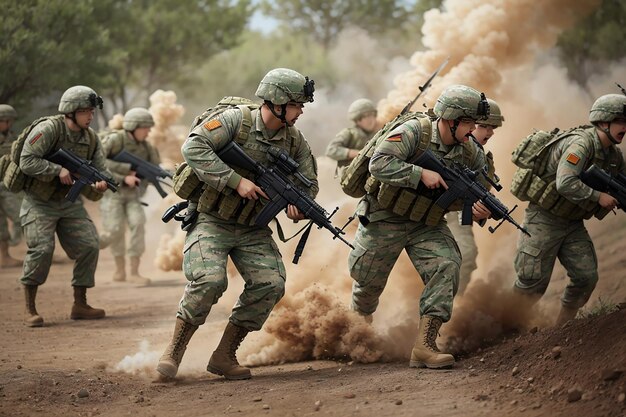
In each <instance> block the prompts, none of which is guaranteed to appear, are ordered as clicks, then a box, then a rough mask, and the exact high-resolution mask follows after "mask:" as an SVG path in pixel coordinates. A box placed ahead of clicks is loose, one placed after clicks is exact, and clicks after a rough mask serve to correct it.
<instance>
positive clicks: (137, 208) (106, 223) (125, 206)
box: [100, 188, 146, 257]
mask: <svg viewBox="0 0 626 417" xmlns="http://www.w3.org/2000/svg"><path fill="white" fill-rule="evenodd" d="M130 191H132V190H129V189H124V188H122V189H121V190H120V191H119V192H117V193H106V194H105V195H104V197H102V201H101V202H100V212H101V213H102V214H103V215H102V227H103V229H104V230H103V233H102V234H101V235H100V239H101V240H102V243H103V244H105V246H110V248H111V254H112V255H113V256H116V257H117V256H126V254H128V256H130V257H141V255H143V253H144V252H145V250H146V240H145V234H146V232H145V224H146V214H145V212H144V209H143V206H142V205H141V202H140V201H139V195H138V194H137V193H136V192H130ZM127 224H128V229H129V231H130V240H129V245H128V251H127V250H126V225H127Z"/></svg>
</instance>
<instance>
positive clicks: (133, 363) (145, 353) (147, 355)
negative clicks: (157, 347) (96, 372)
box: [112, 340, 160, 376]
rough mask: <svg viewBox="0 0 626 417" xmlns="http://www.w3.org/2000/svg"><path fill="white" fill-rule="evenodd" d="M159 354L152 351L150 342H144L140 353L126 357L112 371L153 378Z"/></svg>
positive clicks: (140, 345) (140, 347) (140, 346)
mask: <svg viewBox="0 0 626 417" xmlns="http://www.w3.org/2000/svg"><path fill="white" fill-rule="evenodd" d="M159 356H160V354H159V352H157V351H154V350H151V349H150V342H148V341H147V340H142V341H141V342H140V344H139V351H138V352H137V353H135V354H133V355H126V356H124V358H123V359H122V360H121V361H119V362H118V363H117V364H116V365H115V366H114V367H113V369H112V371H114V372H122V373H126V374H132V375H143V376H152V375H153V374H154V364H155V363H156V362H157V361H158V360H159Z"/></svg>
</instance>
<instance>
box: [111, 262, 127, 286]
mask: <svg viewBox="0 0 626 417" xmlns="http://www.w3.org/2000/svg"><path fill="white" fill-rule="evenodd" d="M113 260H114V261H115V272H113V281H115V282H123V281H126V260H125V259H124V257H123V256H116V257H115V258H113Z"/></svg>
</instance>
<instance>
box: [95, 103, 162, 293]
mask: <svg viewBox="0 0 626 417" xmlns="http://www.w3.org/2000/svg"><path fill="white" fill-rule="evenodd" d="M152 126H154V119H153V118H152V115H151V114H150V112H149V111H148V110H146V109H144V108H140V107H137V108H133V109H130V110H128V111H127V112H126V114H125V115H124V124H123V129H122V130H115V131H113V132H110V133H108V134H107V135H106V136H104V137H103V138H102V147H103V149H104V155H105V156H106V157H107V158H108V159H107V161H106V164H107V167H108V168H109V170H110V171H111V172H112V173H113V179H115V181H117V182H118V183H120V184H122V186H121V187H120V189H119V191H118V192H117V193H107V194H106V195H105V196H104V197H103V199H102V202H101V211H102V213H106V216H102V224H103V227H104V232H103V233H102V234H101V235H100V248H101V249H102V248H106V247H107V246H109V245H110V246H111V253H112V254H113V257H114V259H115V267H116V269H115V272H114V273H113V281H125V280H126V269H125V266H126V265H125V256H126V253H127V251H126V242H125V240H126V238H125V233H124V232H125V229H126V223H128V227H129V229H130V244H129V247H128V256H129V257H130V277H129V278H128V280H129V281H130V282H135V283H139V284H149V283H150V279H148V278H145V277H143V276H141V275H140V274H139V262H140V258H141V255H142V254H143V253H144V251H145V249H146V242H145V230H144V225H145V224H146V215H145V213H144V209H143V207H142V203H141V201H140V198H141V197H142V196H143V195H144V194H145V192H146V188H147V186H148V183H147V182H141V181H140V179H139V178H137V175H136V173H135V172H134V171H132V170H131V166H130V164H127V163H123V162H117V161H114V160H113V159H111V158H113V157H114V156H115V155H117V154H118V153H120V152H121V151H123V150H126V151H127V152H130V153H131V154H133V155H135V156H137V157H139V158H141V159H143V160H145V161H148V162H150V163H153V164H156V165H158V164H159V163H160V162H161V158H160V157H159V153H158V151H157V149H156V148H155V147H154V146H152V145H150V144H149V143H148V142H147V140H146V139H147V137H148V134H149V133H150V129H151V128H152Z"/></svg>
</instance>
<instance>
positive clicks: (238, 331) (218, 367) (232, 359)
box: [206, 321, 252, 379]
mask: <svg viewBox="0 0 626 417" xmlns="http://www.w3.org/2000/svg"><path fill="white" fill-rule="evenodd" d="M247 334H248V330H246V329H244V328H243V327H239V326H235V325H234V324H232V323H231V322H230V321H229V322H228V325H227V326H226V329H225V330H224V334H223V335H222V340H220V344H219V345H218V346H217V349H215V352H213V355H211V359H209V364H208V365H207V367H206V370H207V371H209V372H211V373H214V374H217V375H224V378H226V379H249V378H251V377H252V375H251V374H250V369H248V368H246V367H243V366H240V365H239V362H237V348H238V347H239V345H240V344H241V342H242V341H243V339H245V337H246V335H247Z"/></svg>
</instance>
